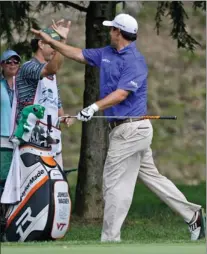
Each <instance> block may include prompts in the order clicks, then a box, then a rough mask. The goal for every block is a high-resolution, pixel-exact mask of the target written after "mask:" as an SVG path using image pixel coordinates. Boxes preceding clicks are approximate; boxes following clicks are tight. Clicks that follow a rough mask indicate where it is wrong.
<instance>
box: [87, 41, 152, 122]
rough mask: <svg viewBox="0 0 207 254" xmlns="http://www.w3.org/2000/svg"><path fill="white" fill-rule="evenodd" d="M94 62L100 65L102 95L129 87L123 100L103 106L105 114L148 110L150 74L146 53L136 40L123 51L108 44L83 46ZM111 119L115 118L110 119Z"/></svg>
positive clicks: (123, 114) (142, 113)
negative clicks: (110, 105)
mask: <svg viewBox="0 0 207 254" xmlns="http://www.w3.org/2000/svg"><path fill="white" fill-rule="evenodd" d="M82 53H83V56H84V58H85V59H86V61H87V62H88V63H89V64H90V65H91V66H96V67H99V68H100V98H101V99H102V98H104V97H106V96H107V95H109V94H110V93H112V92H114V91H115V90H117V89H123V90H127V91H130V94H129V96H128V97H127V98H126V99H125V100H124V101H122V102H121V103H119V104H117V105H115V106H112V107H110V108H107V109H105V110H104V114H105V116H143V115H146V114H147V74H148V69H147V65H146V62H145V59H144V57H143V56H142V55H141V53H140V52H139V51H138V50H137V48H136V44H135V42H132V43H131V44H129V45H128V46H127V47H125V48H123V49H122V50H120V51H117V50H116V49H114V48H112V47H111V46H107V47H104V48H97V49H83V51H82ZM108 121H114V119H113V120H111V119H108Z"/></svg>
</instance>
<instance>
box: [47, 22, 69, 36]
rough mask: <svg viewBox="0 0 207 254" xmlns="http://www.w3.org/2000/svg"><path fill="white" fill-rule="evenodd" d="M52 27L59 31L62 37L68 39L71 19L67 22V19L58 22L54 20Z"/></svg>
mask: <svg viewBox="0 0 207 254" xmlns="http://www.w3.org/2000/svg"><path fill="white" fill-rule="evenodd" d="M52 23H53V24H52V25H51V27H52V29H54V30H55V32H56V33H58V34H59V35H60V37H61V38H63V39H64V40H67V38H68V34H69V32H70V25H71V21H68V22H67V23H66V24H65V20H64V19H61V20H59V21H57V22H55V21H54V20H52Z"/></svg>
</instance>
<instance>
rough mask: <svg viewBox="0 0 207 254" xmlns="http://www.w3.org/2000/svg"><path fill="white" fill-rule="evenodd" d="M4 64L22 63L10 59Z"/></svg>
mask: <svg viewBox="0 0 207 254" xmlns="http://www.w3.org/2000/svg"><path fill="white" fill-rule="evenodd" d="M3 63H5V64H12V63H13V64H19V63H20V61H19V60H15V59H9V60H6V61H4V62H3Z"/></svg>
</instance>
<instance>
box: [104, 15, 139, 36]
mask: <svg viewBox="0 0 207 254" xmlns="http://www.w3.org/2000/svg"><path fill="white" fill-rule="evenodd" d="M103 25H104V26H114V27H117V28H119V29H121V30H123V31H125V32H128V33H132V34H136V33H137V31H138V23H137V21H136V19H135V18H133V17H132V16H130V15H129V14H124V13H122V14H119V15H117V16H116V17H115V18H114V20H112V21H108V20H105V21H104V22H103Z"/></svg>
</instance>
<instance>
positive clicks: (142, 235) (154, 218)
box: [63, 175, 206, 243]
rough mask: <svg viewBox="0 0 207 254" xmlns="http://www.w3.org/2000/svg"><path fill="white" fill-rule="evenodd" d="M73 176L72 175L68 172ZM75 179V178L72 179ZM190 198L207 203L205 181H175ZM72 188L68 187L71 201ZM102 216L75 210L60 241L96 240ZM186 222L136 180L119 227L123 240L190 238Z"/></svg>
mask: <svg viewBox="0 0 207 254" xmlns="http://www.w3.org/2000/svg"><path fill="white" fill-rule="evenodd" d="M71 176H72V175H71ZM73 181H74V179H73ZM177 187H178V188H179V189H180V190H181V191H182V192H183V193H184V194H185V196H186V198H187V199H188V200H189V201H190V202H194V203H197V204H200V205H202V207H204V208H205V207H206V201H205V183H202V184H200V185H198V186H186V185H177ZM74 193H75V188H74V187H73V186H72V187H71V194H72V195H71V198H72V202H74V196H75V194H74ZM101 227H102V220H100V221H85V220H80V218H78V217H76V216H75V215H74V214H73V215H72V218H71V228H70V231H69V232H68V234H67V235H66V237H65V238H64V240H63V241H99V240H100V235H101ZM189 237H190V234H189V232H188V227H187V224H185V222H184V221H183V219H182V218H181V217H180V216H178V215H176V214H175V213H174V212H173V211H172V210H171V209H170V208H169V207H168V206H167V205H165V204H164V203H163V202H162V201H161V200H159V198H157V196H155V195H154V194H153V193H152V192H151V191H150V190H148V189H147V188H146V187H145V186H144V185H143V184H142V183H137V185H136V189H135V193H134V198H133V202H132V205H131V208H130V211H129V214H128V216H127V219H126V221H125V223H124V225H123V228H122V240H123V241H133V242H138V243H143V242H144V243H153V242H156V243H163V242H185V241H189Z"/></svg>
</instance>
